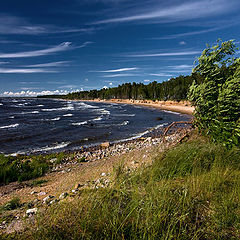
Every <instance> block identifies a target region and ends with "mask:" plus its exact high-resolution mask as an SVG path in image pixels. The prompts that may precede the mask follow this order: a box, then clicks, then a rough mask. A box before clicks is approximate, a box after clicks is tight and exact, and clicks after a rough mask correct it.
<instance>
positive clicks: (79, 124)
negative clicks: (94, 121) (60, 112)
mask: <svg viewBox="0 0 240 240" xmlns="http://www.w3.org/2000/svg"><path fill="white" fill-rule="evenodd" d="M85 124H87V121H84V122H78V123H72V124H71V125H73V126H81V125H85Z"/></svg>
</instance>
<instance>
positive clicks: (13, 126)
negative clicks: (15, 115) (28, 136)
mask: <svg viewBox="0 0 240 240" xmlns="http://www.w3.org/2000/svg"><path fill="white" fill-rule="evenodd" d="M18 126H19V124H18V123H16V124H11V125H7V126H2V127H0V129H4V128H16V127H18Z"/></svg>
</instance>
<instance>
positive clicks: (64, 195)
mask: <svg viewBox="0 0 240 240" xmlns="http://www.w3.org/2000/svg"><path fill="white" fill-rule="evenodd" d="M67 196H68V193H67V192H64V193H62V194H60V196H59V199H60V200H62V199H64V198H66V197H67Z"/></svg>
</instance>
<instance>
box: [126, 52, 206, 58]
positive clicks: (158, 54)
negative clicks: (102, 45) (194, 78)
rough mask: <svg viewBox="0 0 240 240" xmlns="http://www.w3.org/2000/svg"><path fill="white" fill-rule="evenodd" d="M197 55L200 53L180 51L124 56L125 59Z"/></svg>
mask: <svg viewBox="0 0 240 240" xmlns="http://www.w3.org/2000/svg"><path fill="white" fill-rule="evenodd" d="M199 53H201V52H200V51H181V52H163V53H146V54H132V55H126V57H170V56H186V55H196V54H199Z"/></svg>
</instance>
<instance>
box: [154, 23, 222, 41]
mask: <svg viewBox="0 0 240 240" xmlns="http://www.w3.org/2000/svg"><path fill="white" fill-rule="evenodd" d="M222 28H223V27H215V28H210V29H204V30H199V31H192V32H185V33H177V34H172V35H167V36H162V37H156V38H152V39H155V40H161V39H175V38H181V37H187V36H192V35H200V34H204V33H209V32H215V31H218V30H220V29H222ZM180 43H181V42H180ZM182 45H183V44H182Z"/></svg>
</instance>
